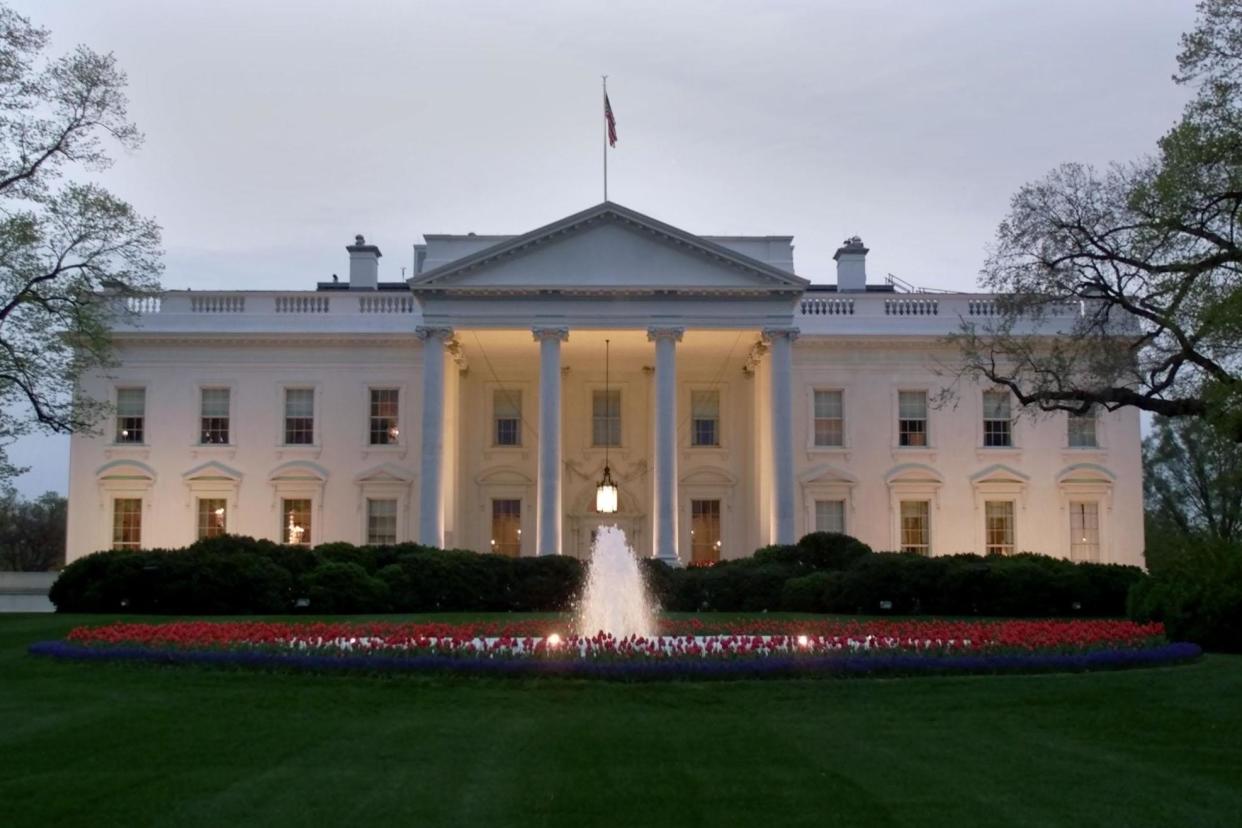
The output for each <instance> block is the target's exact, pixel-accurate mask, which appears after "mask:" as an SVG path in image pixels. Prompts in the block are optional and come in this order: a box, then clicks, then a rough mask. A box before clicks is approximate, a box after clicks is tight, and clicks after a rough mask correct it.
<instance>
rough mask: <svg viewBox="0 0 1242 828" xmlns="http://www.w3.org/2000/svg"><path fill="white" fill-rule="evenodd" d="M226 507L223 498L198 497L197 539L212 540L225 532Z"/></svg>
mask: <svg viewBox="0 0 1242 828" xmlns="http://www.w3.org/2000/svg"><path fill="white" fill-rule="evenodd" d="M227 516H228V506H227V504H226V503H225V500H224V498H215V497H210V498H208V497H200V498H199V499H198V539H199V540H202V539H203V538H214V537H217V536H219V535H223V534H224V533H225V531H226V529H225V525H226V521H225V518H226V517H227Z"/></svg>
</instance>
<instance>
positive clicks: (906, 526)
mask: <svg viewBox="0 0 1242 828" xmlns="http://www.w3.org/2000/svg"><path fill="white" fill-rule="evenodd" d="M930 505H931V504H930V503H928V502H927V501H926V500H903V501H901V551H902V552H914V553H916V554H919V555H928V554H931V509H930Z"/></svg>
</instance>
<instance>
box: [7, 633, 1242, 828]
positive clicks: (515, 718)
mask: <svg viewBox="0 0 1242 828" xmlns="http://www.w3.org/2000/svg"><path fill="white" fill-rule="evenodd" d="M472 617H477V616H472ZM456 618H457V619H458V620H460V619H461V616H457V617H456ZM111 620H113V619H112V618H111V617H108V618H104V617H99V616H92V617H73V616H69V617H66V616H30V615H27V616H20V615H19V616H3V615H0V824H3V825H5V826H19V825H38V826H50V825H92V826H105V825H118V826H120V825H123V826H137V825H175V826H183V825H184V826H199V825H201V826H212V827H213V828H215V826H221V825H298V826H306V825H328V824H338V825H368V824H371V825H417V826H426V825H440V824H444V825H479V826H487V825H496V826H499V825H506V826H507V825H627V826H651V825H678V826H697V825H703V826H721V825H748V826H749V825H808V826H809V825H814V826H840V825H877V826H898V825H901V826H904V825H909V826H916V825H917V826H927V825H954V826H962V825H1029V826H1050V825H1094V826H1101V825H1119V826H1121V825H1124V826H1147V825H1151V826H1179V828H1185V826H1195V825H1204V826H1206V825H1212V826H1217V825H1219V826H1232V825H1239V824H1242V739H1239V735H1240V734H1242V657H1228V656H1209V657H1207V658H1205V659H1204V660H1203V661H1202V662H1200V663H1197V664H1194V665H1190V666H1184V667H1174V668H1167V669H1159V670H1135V671H1127V672H1119V673H1095V674H1089V675H1039V676H1005V677H965V678H927V679H893V680H879V679H862V680H827V681H769V682H737V683H703V684H696V683H685V682H682V683H670V684H654V685H652V684H645V685H625V684H611V683H593V682H574V681H559V680H558V681H551V680H511V681H509V680H463V679H449V678H429V677H410V676H399V677H391V678H375V677H364V676H339V675H325V676H319V675H294V674H267V673H255V672H241V671H229V670H208V669H198V668H180V669H178V668H156V667H142V666H129V665H106V664H70V663H60V662H56V661H52V660H49V659H36V658H33V657H30V656H27V655H26V654H25V647H26V645H27V644H29V643H31V642H32V641H36V640H45V639H51V638H59V637H62V636H63V635H64V634H65V632H67V631H68V629H69V628H70V627H72V626H75V625H77V624H81V623H103V622H106V621H111Z"/></svg>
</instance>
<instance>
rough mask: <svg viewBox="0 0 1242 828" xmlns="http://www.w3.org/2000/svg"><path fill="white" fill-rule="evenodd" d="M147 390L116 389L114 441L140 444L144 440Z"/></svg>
mask: <svg viewBox="0 0 1242 828" xmlns="http://www.w3.org/2000/svg"><path fill="white" fill-rule="evenodd" d="M146 422H147V389H145V388H118V389H117V392H116V441H117V442H118V443H141V442H144V440H145V438H146Z"/></svg>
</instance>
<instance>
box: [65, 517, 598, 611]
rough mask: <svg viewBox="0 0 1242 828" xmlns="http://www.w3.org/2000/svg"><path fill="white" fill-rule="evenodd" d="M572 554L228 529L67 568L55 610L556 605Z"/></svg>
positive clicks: (576, 568)
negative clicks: (270, 537) (306, 542)
mask: <svg viewBox="0 0 1242 828" xmlns="http://www.w3.org/2000/svg"><path fill="white" fill-rule="evenodd" d="M583 575H584V571H583V567H582V564H581V563H579V562H578V561H577V560H575V559H573V558H565V557H560V558H507V557H502V556H499V555H480V554H477V553H474V552H468V551H464V550H442V549H434V548H432V547H426V546H420V545H419V544H414V543H407V544H397V545H394V546H354V545H353V544H348V543H330V544H323V545H321V546H317V547H315V548H314V549H307V548H305V547H298V546H283V545H280V544H276V543H272V542H271V541H267V540H256V539H254V538H248V537H243V536H235V535H225V536H221V537H216V538H210V539H207V540H203V541H199V542H198V543H195V544H193V545H192V546H189V547H186V548H185V549H179V550H167V549H150V550H141V551H130V550H109V551H106V552H97V553H95V554H94V555H88V556H86V557H84V558H80V559H79V560H76V561H74V562H73V563H71V564H69V565H68V566H67V567H65V569H64V571H63V572H61V575H60V577H59V578H57V579H56V582H55V583H54V584H53V585H52V589H51V592H50V594H49V597H50V598H51V600H52V603H54V604H55V605H56V608H57V610H58V611H60V612H129V613H162V614H169V615H237V614H269V613H291V612H308V613H315V614H332V613H353V612H367V613H381V612H451V611H483V610H492V611H509V610H512V611H524V612H525V611H541V612H549V611H559V610H563V609H566V608H568V607H569V606H570V604H571V603H572V602H573V600H574V598H575V597H576V596H577V595H578V593H579V592H580V591H581V587H582V580H583Z"/></svg>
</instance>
